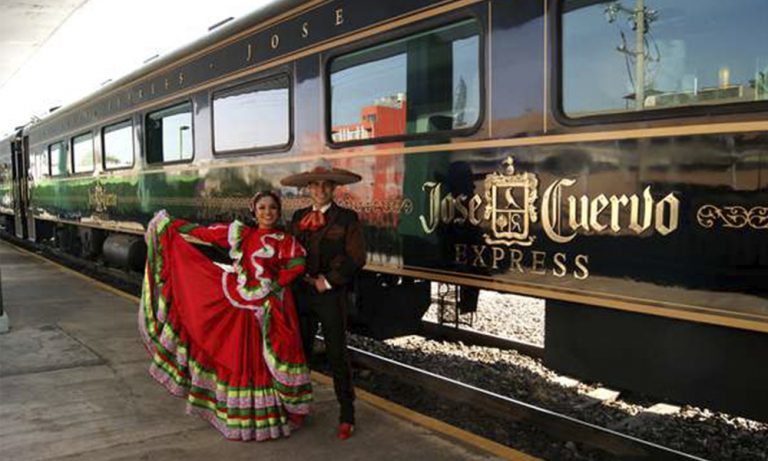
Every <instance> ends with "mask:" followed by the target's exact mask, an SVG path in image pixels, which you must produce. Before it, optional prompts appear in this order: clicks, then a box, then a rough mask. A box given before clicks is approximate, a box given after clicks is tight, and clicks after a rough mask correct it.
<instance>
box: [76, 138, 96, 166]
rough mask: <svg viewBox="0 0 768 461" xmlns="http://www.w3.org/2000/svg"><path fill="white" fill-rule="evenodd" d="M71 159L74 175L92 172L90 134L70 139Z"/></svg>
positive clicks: (91, 139)
mask: <svg viewBox="0 0 768 461" xmlns="http://www.w3.org/2000/svg"><path fill="white" fill-rule="evenodd" d="M72 159H73V162H72V169H73V172H74V173H87V172H89V171H93V135H92V134H91V133H85V134H81V135H80V136H75V137H74V138H72Z"/></svg>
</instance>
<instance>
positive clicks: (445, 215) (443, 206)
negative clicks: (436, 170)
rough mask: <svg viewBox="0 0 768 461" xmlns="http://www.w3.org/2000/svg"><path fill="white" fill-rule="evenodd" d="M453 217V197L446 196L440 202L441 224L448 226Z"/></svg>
mask: <svg viewBox="0 0 768 461" xmlns="http://www.w3.org/2000/svg"><path fill="white" fill-rule="evenodd" d="M455 215H456V213H455V210H454V208H453V196H452V195H451V194H448V195H446V196H445V197H443V200H442V201H441V202H440V218H441V219H442V221H443V223H445V224H450V222H451V221H453V218H454V216H455Z"/></svg>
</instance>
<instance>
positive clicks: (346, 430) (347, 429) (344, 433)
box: [336, 423, 355, 440]
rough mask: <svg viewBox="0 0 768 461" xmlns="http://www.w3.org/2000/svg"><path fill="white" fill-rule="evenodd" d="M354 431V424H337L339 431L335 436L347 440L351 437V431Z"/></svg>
mask: <svg viewBox="0 0 768 461" xmlns="http://www.w3.org/2000/svg"><path fill="white" fill-rule="evenodd" d="M353 432H355V426H354V425H353V424H349V423H341V424H339V432H338V434H336V436H337V437H338V438H339V439H341V440H347V439H348V438H350V437H352V433H353Z"/></svg>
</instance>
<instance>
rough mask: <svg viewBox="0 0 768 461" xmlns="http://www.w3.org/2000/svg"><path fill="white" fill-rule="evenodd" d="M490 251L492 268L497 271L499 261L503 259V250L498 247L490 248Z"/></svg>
mask: <svg viewBox="0 0 768 461" xmlns="http://www.w3.org/2000/svg"><path fill="white" fill-rule="evenodd" d="M491 250H493V268H494V269H498V268H499V261H501V260H503V259H504V250H503V249H502V248H499V247H491Z"/></svg>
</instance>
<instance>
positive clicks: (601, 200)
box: [589, 194, 608, 232]
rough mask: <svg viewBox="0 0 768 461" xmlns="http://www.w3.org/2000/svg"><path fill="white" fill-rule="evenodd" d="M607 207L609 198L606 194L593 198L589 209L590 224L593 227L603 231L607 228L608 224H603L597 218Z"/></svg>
mask: <svg viewBox="0 0 768 461" xmlns="http://www.w3.org/2000/svg"><path fill="white" fill-rule="evenodd" d="M606 208H608V198H607V197H606V196H605V195H604V194H600V195H598V196H597V197H595V198H593V199H592V204H591V206H590V209H589V214H590V216H589V225H590V226H592V229H594V230H596V231H598V232H600V231H603V230H605V228H606V225H605V224H601V223H600V221H598V219H597V218H598V217H599V216H600V213H602V212H603V210H605V209H606Z"/></svg>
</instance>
